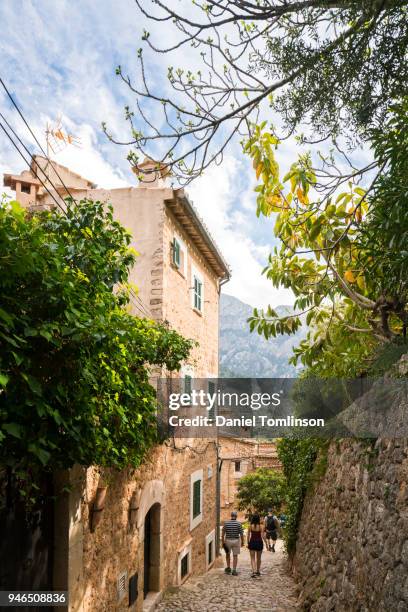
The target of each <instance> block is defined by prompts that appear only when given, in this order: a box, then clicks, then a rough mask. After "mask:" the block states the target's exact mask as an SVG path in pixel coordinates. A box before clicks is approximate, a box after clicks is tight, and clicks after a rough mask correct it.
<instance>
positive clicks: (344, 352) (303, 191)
mask: <svg viewBox="0 0 408 612" xmlns="http://www.w3.org/2000/svg"><path fill="white" fill-rule="evenodd" d="M406 125H407V114H406V105H405V104H403V105H400V106H398V107H396V109H394V111H393V113H391V114H390V117H389V122H388V124H387V129H388V131H387V132H385V134H384V133H383V134H382V137H380V135H379V134H378V133H377V131H376V132H375V133H373V135H375V136H376V140H374V142H373V146H374V151H375V153H376V156H377V160H378V162H377V163H378V165H379V167H380V170H379V172H378V173H377V175H376V177H375V178H374V180H373V182H372V184H371V186H370V187H369V188H368V189H362V188H361V187H359V186H358V184H356V183H355V180H349V181H348V184H347V190H346V191H343V192H340V193H335V194H333V186H332V182H331V181H329V183H328V184H326V185H324V184H322V181H321V179H319V180H320V182H318V177H319V176H321V174H322V173H321V172H320V173H319V171H318V170H316V169H315V168H314V167H313V165H312V159H311V156H310V155H307V154H306V155H300V156H299V159H298V161H297V162H295V163H294V164H293V165H292V167H291V169H290V171H289V173H288V174H287V175H286V176H285V177H284V178H283V179H282V181H281V179H280V174H279V166H278V164H277V162H276V159H275V149H276V148H277V146H278V140H277V138H276V137H274V136H273V135H272V134H270V133H268V132H265V131H264V128H265V123H263V124H261V125H259V126H255V128H254V135H253V137H252V138H251V139H249V140H248V142H247V143H246V144H245V151H246V152H247V153H248V154H249V155H250V156H251V158H252V160H253V166H254V169H255V172H256V176H257V178H258V179H261V182H260V184H259V185H258V186H257V187H256V191H257V193H258V196H257V214H258V215H260V214H262V215H265V216H270V215H276V221H275V235H276V236H277V237H278V238H279V239H280V241H281V243H282V246H281V248H280V249H277V248H275V250H274V253H273V254H272V255H270V257H269V260H268V265H267V266H266V268H265V269H264V274H265V275H266V276H267V278H268V279H270V280H271V281H272V283H273V285H274V286H275V287H279V286H284V287H290V288H291V289H292V291H293V292H294V294H295V297H296V300H295V304H294V309H295V312H294V314H293V315H288V316H284V317H279V316H278V315H277V313H276V312H275V311H274V310H273V309H272V308H271V307H268V308H267V309H266V311H263V310H261V311H258V310H257V309H255V310H254V314H253V317H251V318H250V319H249V322H250V328H251V330H255V329H256V330H257V331H258V333H260V334H263V335H264V336H265V338H269V337H271V336H272V337H273V336H276V335H277V334H291V333H294V332H296V331H297V329H298V328H299V327H300V325H301V316H302V315H306V324H307V325H309V326H311V327H312V328H313V331H312V332H310V333H309V335H308V338H307V339H306V340H304V341H303V342H302V343H301V344H300V346H299V347H297V349H296V350H295V353H294V357H293V359H292V362H293V363H296V362H297V361H298V360H299V359H300V360H301V361H302V363H303V364H304V365H306V366H309V367H310V366H312V365H313V364H315V363H316V362H319V363H320V364H322V365H323V366H324V365H325V367H326V372H327V373H329V375H331V376H335V375H348V374H350V373H351V370H352V369H353V362H354V363H355V361H354V360H355V359H364V358H365V357H366V356H367V355H368V354H369V353H370V352H371V351H372V350H373V349H374V348H375V346H376V344H378V342H384V341H389V340H391V339H393V338H395V337H398V336H401V335H405V329H406V321H407V316H408V313H407V309H406V305H407V299H406V298H407V295H406V292H407V275H406V266H407V258H406V257H405V256H404V255H403V253H404V252H405V251H404V248H405V247H403V244H404V237H406V236H408V216H407V214H406V208H407V207H406V206H404V201H405V200H404V199H405V194H406V188H405V189H404V185H403V181H404V176H406V174H404V173H406V170H407V168H406V159H407V152H408V139H407V138H406V136H405V133H406ZM396 135H397V136H396ZM395 148H397V149H398V153H397V152H396V151H395ZM342 182H343V181H341V180H340V181H339V182H338V183H337V184H336V186H337V187H338V186H340V185H341V184H342ZM286 185H288V188H286ZM390 185H391V186H392V187H391V188H390ZM395 187H397V189H395ZM322 193H323V196H322V195H321V194H322ZM391 201H392V202H393V204H392V206H391ZM390 209H391V211H392V212H393V213H394V214H393V216H392V219H391V220H390V214H389V213H390ZM395 219H397V220H398V224H397V222H396V220H395ZM397 225H398V227H397ZM400 236H402V238H400ZM393 245H396V246H395V247H394V246H393ZM401 249H402V251H401ZM401 253H402V255H401ZM299 311H300V312H299ZM339 356H341V357H344V358H345V361H346V362H348V364H349V366H350V368H348V366H347V365H346V367H344V364H343V365H342V364H341V363H340V362H339ZM338 366H340V367H338Z"/></svg>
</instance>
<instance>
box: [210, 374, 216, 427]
mask: <svg viewBox="0 0 408 612" xmlns="http://www.w3.org/2000/svg"><path fill="white" fill-rule="evenodd" d="M208 393H209V395H211V396H214V395H215V382H213V381H211V380H209V381H208ZM211 401H212V400H211ZM215 405H216V403H215V402H214V404H213V405H212V407H211V409H210V410H209V411H208V417H209V418H210V419H211V420H212V421H213V420H214V419H215Z"/></svg>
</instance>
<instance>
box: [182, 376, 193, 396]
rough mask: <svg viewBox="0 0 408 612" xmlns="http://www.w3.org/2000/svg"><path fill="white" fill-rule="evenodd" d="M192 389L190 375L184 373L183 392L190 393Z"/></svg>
mask: <svg viewBox="0 0 408 612" xmlns="http://www.w3.org/2000/svg"><path fill="white" fill-rule="evenodd" d="M191 389H192V376H191V375H190V374H186V375H185V376H184V393H188V394H191Z"/></svg>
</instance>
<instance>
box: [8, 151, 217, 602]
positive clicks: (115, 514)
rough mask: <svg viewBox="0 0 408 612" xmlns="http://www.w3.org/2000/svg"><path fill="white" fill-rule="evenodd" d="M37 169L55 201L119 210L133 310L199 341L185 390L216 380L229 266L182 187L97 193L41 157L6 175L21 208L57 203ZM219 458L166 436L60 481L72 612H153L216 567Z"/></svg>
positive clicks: (57, 582) (58, 537)
mask: <svg viewBox="0 0 408 612" xmlns="http://www.w3.org/2000/svg"><path fill="white" fill-rule="evenodd" d="M151 163H153V162H151ZM146 164H147V165H148V166H149V164H150V162H149V160H147V162H146ZM40 168H43V169H44V170H45V171H46V172H47V174H48V176H50V179H51V182H52V184H53V186H51V185H49V189H50V191H51V192H52V193H53V195H54V196H56V197H57V196H58V194H60V195H62V196H63V197H65V196H66V192H65V187H64V185H65V186H66V187H68V189H69V191H70V192H71V194H72V195H73V197H74V198H76V199H81V198H90V199H94V200H100V201H104V202H109V203H110V204H112V206H113V209H114V216H115V218H116V219H117V220H118V221H120V222H121V223H122V224H123V225H124V226H125V227H126V228H127V229H128V230H129V231H130V233H131V235H132V246H134V248H135V249H136V251H137V252H138V253H139V256H138V258H137V262H136V264H135V266H134V267H133V269H132V270H131V273H130V281H131V282H132V283H134V285H135V286H136V287H137V291H136V290H135V292H134V294H133V295H132V301H131V308H132V310H133V312H134V314H135V315H137V316H147V317H151V318H153V319H156V320H161V321H168V323H169V325H170V326H171V327H172V328H174V329H176V330H177V331H178V332H179V333H181V334H182V335H183V336H185V337H188V338H191V339H193V340H195V341H196V342H197V346H195V347H194V348H193V350H192V353H191V356H190V358H189V360H188V363H185V364H184V365H183V367H182V371H181V376H182V377H183V378H184V379H185V381H186V384H187V383H188V384H190V385H191V384H192V381H193V380H194V378H209V377H210V378H213V377H217V375H218V304H219V294H220V290H221V286H222V284H223V283H224V282H226V281H227V280H228V279H229V270H228V266H227V265H226V263H225V261H224V260H223V258H222V255H221V254H220V252H219V250H218V248H217V247H216V245H215V243H214V241H213V239H212V237H211V236H210V234H209V232H208V230H207V229H206V227H205V225H204V223H203V222H202V220H201V219H200V218H199V216H198V215H197V212H196V211H195V209H194V207H193V205H192V203H191V202H190V200H189V199H188V196H187V194H186V193H185V192H184V190H183V189H172V188H171V187H168V186H167V185H166V184H165V181H164V178H163V176H162V175H161V173H160V172H159V171H158V172H157V173H156V174H154V175H153V180H150V181H149V182H147V183H141V184H140V186H138V187H125V188H119V189H112V190H106V189H99V188H96V187H95V186H94V185H93V184H92V183H91V182H90V181H87V180H86V179H84V178H82V177H80V176H79V175H76V174H75V173H72V172H71V171H70V170H69V169H68V168H65V167H63V166H61V165H59V164H55V162H53V167H52V168H49V166H48V162H47V160H46V159H45V158H42V157H36V158H35V160H34V162H33V165H32V171H31V172H23V173H21V174H20V175H5V178H4V183H5V185H8V186H9V187H11V188H12V189H15V191H16V194H17V195H18V194H24V196H23V197H21V198H20V201H21V202H22V204H23V205H25V206H34V207H36V206H37V207H40V208H47V207H49V206H52V205H53V204H54V202H53V199H52V197H51V196H50V195H49V194H48V193H47V192H46V191H45V190H44V188H43V187H42V186H39V185H38V180H37V178H36V176H35V175H36V174H38V175H40V171H39V169H40ZM58 175H59V176H58ZM61 179H62V180H61ZM62 183H63V184H62ZM172 376H173V377H180V374H179V373H173V374H172ZM217 455H218V450H217V440H216V439H194V438H192V439H191V438H190V439H170V440H167V441H166V442H164V443H163V444H161V445H158V446H156V447H155V448H153V449H152V451H151V452H150V453H149V456H148V457H147V459H146V461H145V462H144V463H143V465H141V466H140V468H138V469H136V470H124V471H122V472H113V471H109V470H103V471H101V470H99V469H98V468H97V467H90V468H88V469H84V468H81V467H75V468H73V469H72V470H70V472H69V473H64V474H61V475H60V476H59V477H58V479H57V483H56V485H57V488H60V487H61V485H69V487H70V493H69V494H65V495H64V496H60V497H59V498H58V500H57V502H56V510H55V534H54V567H53V588H54V589H61V590H68V591H69V597H70V603H69V610H70V611H71V610H72V612H73V611H75V612H88V611H92V612H98V611H102V610H129V609H131V610H136V611H138V612H140V611H142V610H143V611H147V610H150V609H153V608H154V605H155V603H156V602H157V601H158V600H159V599H160V597H161V594H162V593H163V591H164V590H165V589H166V588H167V587H169V586H173V585H179V584H181V583H182V582H184V581H185V580H186V579H187V578H188V577H189V576H191V575H192V574H202V573H204V572H205V571H206V570H208V569H209V568H210V567H211V566H212V565H213V563H214V561H215V557H216V553H217V551H216V530H217V474H218V470H217ZM101 593H103V594H104V595H103V599H101Z"/></svg>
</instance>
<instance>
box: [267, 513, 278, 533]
mask: <svg viewBox="0 0 408 612" xmlns="http://www.w3.org/2000/svg"><path fill="white" fill-rule="evenodd" d="M266 530H267V531H276V522H275V517H274V516H267V517H266Z"/></svg>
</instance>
